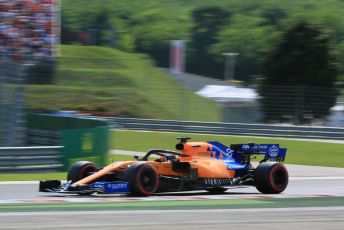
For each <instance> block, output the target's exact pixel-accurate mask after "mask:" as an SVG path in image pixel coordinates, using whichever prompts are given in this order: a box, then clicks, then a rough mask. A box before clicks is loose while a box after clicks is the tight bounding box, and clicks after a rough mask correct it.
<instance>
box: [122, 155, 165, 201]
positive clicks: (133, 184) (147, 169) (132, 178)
mask: <svg viewBox="0 0 344 230" xmlns="http://www.w3.org/2000/svg"><path fill="white" fill-rule="evenodd" d="M145 173H148V174H151V175H149V176H150V177H151V178H153V180H154V184H153V185H152V189H150V190H149V191H147V189H146V188H145V187H144V185H143V181H142V176H143V175H144V174H145ZM125 179H126V181H128V182H129V183H130V190H131V193H132V194H133V195H139V196H149V195H152V194H154V193H155V192H156V191H157V190H158V187H159V175H158V173H157V171H156V169H155V168H154V167H153V166H152V165H150V164H148V163H144V162H142V163H136V164H132V165H130V167H129V168H128V169H127V171H126V175H125Z"/></svg>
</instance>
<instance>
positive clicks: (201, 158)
mask: <svg viewBox="0 0 344 230" xmlns="http://www.w3.org/2000/svg"><path fill="white" fill-rule="evenodd" d="M180 145H183V147H182V148H183V149H182V150H181V151H180V152H181V153H182V154H184V155H183V156H177V157H176V159H177V160H179V162H188V163H189V164H190V166H191V168H193V169H197V172H198V177H199V178H234V176H235V171H234V170H228V169H227V165H226V164H225V163H224V162H223V161H222V160H218V159H215V158H214V156H215V155H214V154H215V152H214V151H212V145H210V144H208V143H206V142H189V143H180ZM220 159H221V157H220ZM136 162H137V161H120V162H114V163H112V164H110V165H108V166H106V167H104V168H103V169H101V170H100V171H98V172H96V173H94V174H92V175H90V176H88V177H86V178H84V179H82V180H79V181H77V182H75V183H74V185H81V184H87V183H90V182H92V181H94V180H97V179H98V178H100V177H102V176H105V175H106V174H108V173H110V172H114V171H120V170H125V169H126V168H127V167H130V165H131V164H133V163H136ZM145 162H148V163H150V164H151V165H152V166H154V168H155V169H156V171H157V173H158V174H159V175H166V176H187V175H188V172H180V171H175V170H173V168H172V162H171V161H162V162H157V161H145Z"/></svg>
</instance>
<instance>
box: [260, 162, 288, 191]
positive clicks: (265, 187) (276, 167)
mask: <svg viewBox="0 0 344 230" xmlns="http://www.w3.org/2000/svg"><path fill="white" fill-rule="evenodd" d="M288 180H289V176H288V171H287V169H286V167H285V166H284V165H283V164H282V163H277V162H264V163H261V164H259V165H258V166H257V168H256V170H255V174H254V182H255V186H256V188H257V190H258V191H259V192H261V193H264V194H278V193H281V192H283V191H284V190H285V189H286V188H287V185H288Z"/></svg>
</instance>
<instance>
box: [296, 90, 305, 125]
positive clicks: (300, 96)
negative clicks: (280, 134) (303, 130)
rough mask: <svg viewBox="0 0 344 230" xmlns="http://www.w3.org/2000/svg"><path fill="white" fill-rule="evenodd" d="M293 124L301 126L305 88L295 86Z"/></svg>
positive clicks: (303, 117) (303, 116) (303, 113)
mask: <svg viewBox="0 0 344 230" xmlns="http://www.w3.org/2000/svg"><path fill="white" fill-rule="evenodd" d="M294 110H295V123H296V124H302V123H303V121H304V119H305V86H304V85H298V86H296V95H295V109H294Z"/></svg>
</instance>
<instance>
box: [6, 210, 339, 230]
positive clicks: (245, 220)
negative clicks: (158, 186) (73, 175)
mask: <svg viewBox="0 0 344 230" xmlns="http://www.w3.org/2000/svg"><path fill="white" fill-rule="evenodd" d="M0 220H1V226H2V227H3V228H1V229H6V230H11V229H16V230H17V229H18V230H19V229H20V230H23V229H32V230H33V229H35V230H36V229H37V230H39V229H50V230H54V229H124V230H126V229H143V230H145V229H147V230H148V229H150V230H155V229H159V230H161V229H188V230H189V229H190V230H192V229H197V230H199V229H207V230H210V229H253V228H254V229H266V230H269V229H274V230H275V229H292V228H294V229H314V230H317V229H343V224H344V221H343V220H344V208H343V207H331V208H328V207H326V208H298V209H294V208H269V209H234V210H230V209H213V210H164V211H160V210H145V211H142V210H136V211H78V212H68V211H67V212H39V213H1V214H0ZM18 220H20V221H18Z"/></svg>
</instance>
